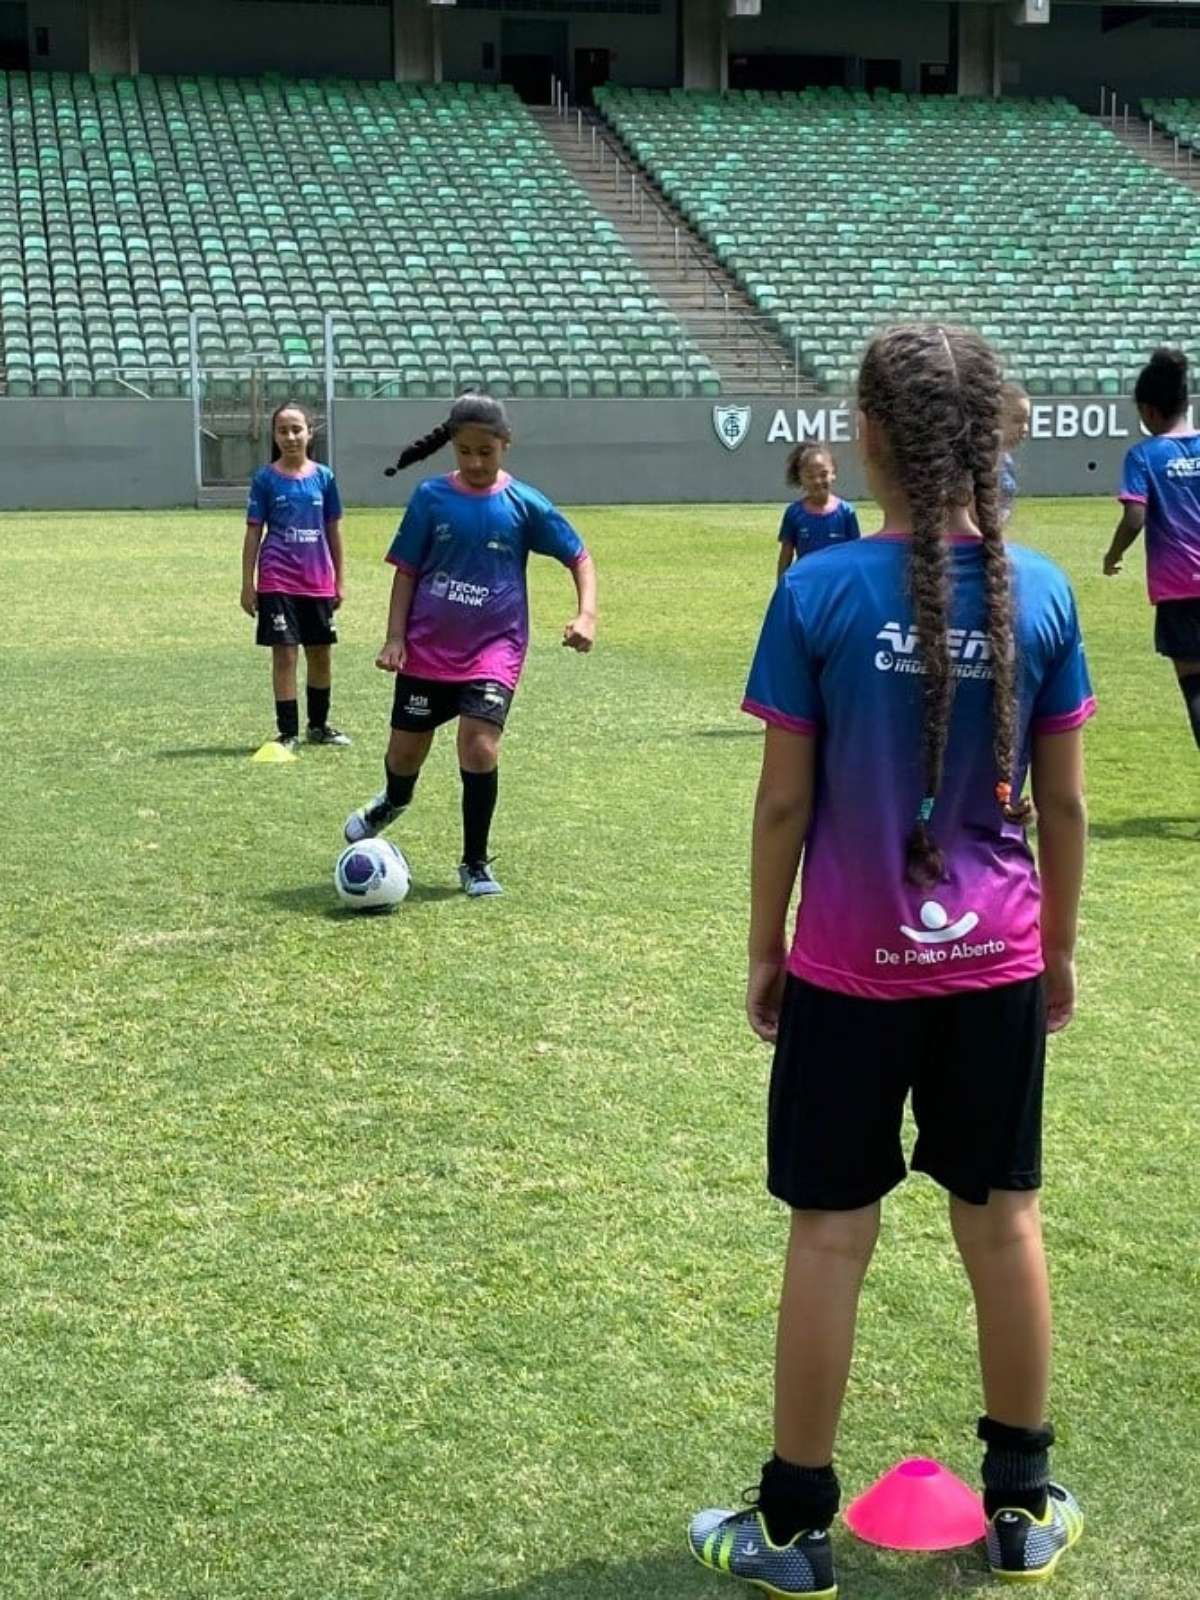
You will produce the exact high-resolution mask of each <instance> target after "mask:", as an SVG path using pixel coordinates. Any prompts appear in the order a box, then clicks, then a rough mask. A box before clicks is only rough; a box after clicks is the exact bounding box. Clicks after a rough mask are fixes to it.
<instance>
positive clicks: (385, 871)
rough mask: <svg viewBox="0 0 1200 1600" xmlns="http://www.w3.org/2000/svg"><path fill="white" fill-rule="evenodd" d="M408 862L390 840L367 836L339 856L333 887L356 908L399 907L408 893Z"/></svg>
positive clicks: (347, 902)
mask: <svg viewBox="0 0 1200 1600" xmlns="http://www.w3.org/2000/svg"><path fill="white" fill-rule="evenodd" d="M410 881H411V880H410V877H409V871H408V862H407V861H406V860H405V859H404V856H403V855H402V854H401V852H400V851H399V850H397V848H396V846H395V845H394V844H393V843H392V841H391V840H390V839H364V840H363V841H362V843H361V844H352V845H349V846H348V847H347V848H346V849H345V850H343V851H342V853H341V855H340V856H339V857H338V858H337V866H336V867H334V869H333V886H334V888H335V889H336V890H337V893H338V899H339V900H340V901H341V902H342V904H343V905H346V906H350V907H352V908H353V909H354V910H355V911H378V910H380V909H381V908H383V907H388V906H398V905H399V904H400V902H401V900H403V899H404V897H405V895H406V894H407V893H408V886H409V883H410Z"/></svg>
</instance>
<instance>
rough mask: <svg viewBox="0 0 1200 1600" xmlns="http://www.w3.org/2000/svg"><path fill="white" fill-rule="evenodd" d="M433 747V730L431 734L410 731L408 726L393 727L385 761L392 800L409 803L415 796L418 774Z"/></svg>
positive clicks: (389, 798) (401, 803) (393, 801)
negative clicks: (414, 789)
mask: <svg viewBox="0 0 1200 1600" xmlns="http://www.w3.org/2000/svg"><path fill="white" fill-rule="evenodd" d="M432 748H433V730H432V729H430V731H429V732H428V733H410V732H409V731H408V730H407V729H405V728H393V729H392V733H391V738H390V739H389V740H388V747H387V756H386V758H385V760H384V768H385V770H386V772H387V786H388V800H389V801H390V802H391V804H392V805H394V806H406V805H407V804H408V802H409V801H410V800H411V799H412V792H413V788H414V786H415V785H416V781H417V777H418V774H419V773H420V771H421V768H422V767H423V766H424V765H425V758H426V756H428V754H429V752H430V750H431V749H432ZM393 791H394V793H393Z"/></svg>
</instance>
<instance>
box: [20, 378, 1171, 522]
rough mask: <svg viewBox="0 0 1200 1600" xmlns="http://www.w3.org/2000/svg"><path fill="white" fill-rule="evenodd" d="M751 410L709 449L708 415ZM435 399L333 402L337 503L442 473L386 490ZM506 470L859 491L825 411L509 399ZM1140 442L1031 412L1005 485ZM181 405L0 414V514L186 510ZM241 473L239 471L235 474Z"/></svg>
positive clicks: (1068, 406) (1081, 484)
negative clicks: (806, 443)
mask: <svg viewBox="0 0 1200 1600" xmlns="http://www.w3.org/2000/svg"><path fill="white" fill-rule="evenodd" d="M738 407H743V408H748V409H749V416H748V417H746V418H745V419H744V422H741V423H739V426H738V427H737V428H735V429H734V430H733V431H732V432H731V433H730V434H729V435H728V437H730V438H733V437H736V436H737V435H738V434H739V433H740V434H741V435H742V439H741V442H740V443H739V444H738V445H737V447H736V448H734V449H729V448H728V447H727V446H726V445H724V444H722V443H721V440H720V438H719V437H718V432H717V428H716V426H715V425H714V424H715V411H716V410H717V409H718V408H720V409H721V410H726V409H734V410H735V417H734V421H735V422H738V421H739V418H738V416H737V415H736V409H737V408H738ZM445 409H446V407H445V402H444V401H443V402H436V401H434V402H428V401H415V400H399V401H382V400H375V401H372V400H343V401H341V402H340V403H339V405H338V408H337V413H336V419H335V420H336V438H335V447H336V455H335V462H334V464H335V467H336V470H337V475H338V480H339V482H340V484H341V488H342V494H343V497H344V498H345V500H346V501H347V503H348V504H350V505H366V506H391V505H395V506H398V505H400V504H402V503H403V501H404V499H405V498H406V496H407V494H408V492H409V491H410V490H411V488H412V485H413V484H414V483H416V482H417V481H419V479H420V477H421V476H422V475H424V474H428V473H429V472H431V471H432V472H437V471H449V470H450V468H451V465H452V456H451V453H450V452H449V451H448V450H447V451H445V452H444V453H443V454H442V455H440V456H437V457H435V458H433V459H432V460H431V461H430V462H429V463H428V464H427V465H425V466H424V467H423V468H420V469H417V470H414V471H412V472H408V473H406V474H404V476H403V477H400V478H387V477H385V476H384V468H385V467H387V466H390V465H391V464H392V463H393V462H394V461H395V459H396V456H397V454H398V453H399V451H400V449H401V448H402V446H404V445H405V444H407V443H408V442H409V441H410V440H412V439H415V438H417V437H418V436H419V435H420V434H423V433H427V432H428V431H429V429H430V428H431V427H432V426H433V424H434V423H435V422H438V421H440V420H441V418H442V417H443V416H444V415H445ZM510 410H511V413H512V419H513V428H514V433H515V442H514V445H513V450H512V456H511V458H510V464H511V467H512V470H513V471H514V472H515V473H516V474H517V476H518V477H522V478H527V479H528V480H529V481H530V482H532V483H536V484H537V485H538V486H539V488H541V489H543V490H544V491H545V492H546V493H547V494H549V495H550V496H551V497H552V498H553V499H556V500H561V501H562V502H563V503H564V504H573V505H612V504H654V503H674V502H693V503H696V504H704V503H705V502H708V501H749V502H765V503H768V504H769V503H773V502H781V501H783V500H785V499H786V498H787V497H788V491H787V489H786V488H785V486H784V481H783V473H784V463H785V460H786V457H787V453H788V450H789V449H790V448H791V446H792V444H794V443H796V442H797V441H798V440H800V439H822V440H824V441H825V442H827V443H829V444H830V445H831V446H832V449H833V452H834V456H835V459H836V461H837V467H838V486H839V488H840V490H841V491H842V493H843V494H845V495H847V496H848V497H851V498H854V497H859V496H862V495H863V494H864V493H865V487H866V486H865V483H864V481H863V476H862V471H861V468H860V466H859V463H858V458H857V452H856V449H855V446H854V440H853V429H854V412H853V409H852V408H851V407H850V406H849V405H848V404H846V403H838V402H835V401H830V400H825V399H823V398H822V399H814V398H809V399H804V400H801V401H799V402H797V401H796V400H794V399H788V398H786V397H780V398H778V399H776V398H772V397H764V396H762V395H758V396H755V397H754V398H753V399H748V400H743V401H740V402H739V401H738V400H736V399H733V398H730V399H725V400H721V401H719V402H717V403H716V406H714V404H713V403H712V402H710V401H706V400H577V401H573V402H571V403H569V404H568V403H564V402H563V401H559V400H524V401H522V400H514V401H513V402H511V406H510ZM1139 437H1140V435H1139V433H1138V424H1137V418H1136V415H1135V413H1134V410H1133V406H1132V405H1131V404H1130V403H1129V402H1128V401H1124V400H1110V399H1102V400H1101V399H1097V400H1087V399H1072V400H1060V401H1040V400H1039V401H1036V402H1035V403H1034V412H1033V436H1032V437H1031V438H1030V440H1029V441H1028V442H1027V443H1026V444H1025V445H1024V446H1022V449H1021V453H1020V458H1019V463H1018V476H1019V478H1020V482H1021V489H1022V492H1023V493H1024V494H1029V495H1087V494H1112V493H1114V492H1115V487H1116V484H1117V481H1118V478H1119V476H1120V467H1121V459H1122V456H1123V455H1124V452H1125V451H1126V450H1127V449H1128V448H1129V446H1130V445H1131V444H1133V443H1135V442H1136V441H1137V439H1138V438H1139ZM193 459H194V452H193V434H192V408H191V405H190V404H189V403H188V402H187V401H177V400H154V401H140V400H4V401H0V509H4V510H13V509H19V508H27V507H28V508H33V509H53V508H75V507H95V508H97V509H108V508H113V509H120V508H122V507H139V508H141V507H147V508H155V507H160V506H179V505H191V504H194V501H195V487H194V475H193ZM248 472H249V468H247V475H248Z"/></svg>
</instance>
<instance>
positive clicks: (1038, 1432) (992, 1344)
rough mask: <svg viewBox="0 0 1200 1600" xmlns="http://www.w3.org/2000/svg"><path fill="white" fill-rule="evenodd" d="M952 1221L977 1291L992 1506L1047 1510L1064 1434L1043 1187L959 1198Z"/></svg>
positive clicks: (983, 1433)
mask: <svg viewBox="0 0 1200 1600" xmlns="http://www.w3.org/2000/svg"><path fill="white" fill-rule="evenodd" d="M950 1223H951V1227H952V1228H953V1230H954V1239H955V1243H956V1244H957V1245H958V1249H959V1254H960V1255H961V1256H962V1260H963V1265H964V1266H965V1267H966V1269H967V1276H968V1278H969V1279H970V1281H971V1289H972V1292H973V1294H974V1296H975V1318H976V1323H977V1327H978V1335H979V1367H980V1372H981V1374H982V1377H983V1394H984V1403H985V1405H986V1407H987V1415H986V1416H985V1417H983V1418H982V1419H981V1420H980V1424H979V1436H980V1438H981V1439H982V1440H983V1441H984V1443H985V1444H986V1446H987V1450H986V1454H985V1456H984V1462H983V1482H984V1509H985V1510H986V1512H987V1514H988V1516H989V1517H990V1516H993V1515H994V1514H995V1513H996V1512H997V1511H998V1510H1000V1509H1001V1508H1004V1507H1007V1508H1010V1509H1015V1508H1018V1507H1023V1508H1024V1509H1025V1510H1027V1511H1029V1512H1031V1513H1032V1514H1033V1515H1034V1516H1041V1515H1042V1514H1043V1512H1044V1511H1045V1507H1046V1492H1047V1485H1048V1483H1049V1476H1050V1461H1049V1448H1050V1445H1051V1444H1052V1443H1053V1440H1054V1434H1053V1431H1052V1430H1051V1429H1050V1428H1049V1427H1048V1425H1047V1423H1046V1404H1047V1399H1048V1396H1049V1390H1050V1339H1051V1319H1050V1281H1049V1276H1048V1274H1047V1271H1046V1254H1045V1250H1044V1248H1043V1245H1042V1222H1041V1210H1040V1207H1039V1204H1038V1196H1037V1193H1036V1191H1030V1190H1008V1189H993V1190H992V1191H991V1194H990V1196H989V1198H988V1203H987V1205H985V1206H974V1205H968V1204H967V1203H966V1202H965V1201H963V1200H957V1199H955V1198H953V1197H951V1200H950Z"/></svg>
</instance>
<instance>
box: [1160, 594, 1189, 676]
mask: <svg viewBox="0 0 1200 1600" xmlns="http://www.w3.org/2000/svg"><path fill="white" fill-rule="evenodd" d="M1154 648H1155V649H1156V650H1157V651H1158V653H1159V655H1160V656H1170V657H1171V659H1172V661H1200V597H1198V598H1197V599H1195V600H1160V601H1159V603H1158V605H1157V606H1156V607H1155V612H1154Z"/></svg>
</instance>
